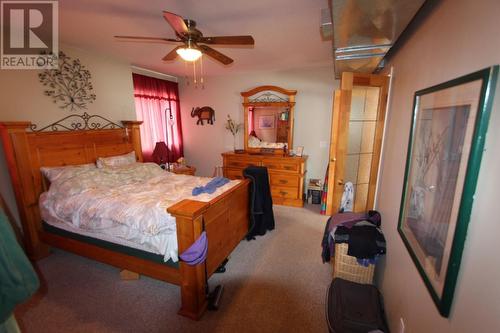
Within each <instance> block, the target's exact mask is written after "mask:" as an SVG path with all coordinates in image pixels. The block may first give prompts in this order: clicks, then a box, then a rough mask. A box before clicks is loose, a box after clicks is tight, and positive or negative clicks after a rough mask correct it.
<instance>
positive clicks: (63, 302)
mask: <svg viewBox="0 0 500 333" xmlns="http://www.w3.org/2000/svg"><path fill="white" fill-rule="evenodd" d="M274 212H275V218H276V229H275V230H274V231H272V232H270V233H268V234H266V235H265V236H262V237H258V238H257V239H256V240H253V241H250V242H247V241H242V242H241V243H240V244H239V246H238V247H237V249H236V250H235V251H234V252H233V254H232V256H231V258H230V261H229V263H228V265H227V272H226V273H224V274H216V275H214V277H212V278H211V279H210V283H211V286H215V285H216V284H218V283H222V284H223V285H224V288H225V290H224V295H223V297H222V302H221V308H220V309H219V311H217V312H206V313H205V315H204V317H203V318H202V319H201V320H200V321H198V322H196V321H191V320H189V319H186V318H183V317H181V316H178V315H177V314H176V312H177V310H178V309H179V304H180V303H179V302H180V292H179V288H178V287H176V286H174V285H169V284H167V283H164V282H161V281H157V280H153V279H150V278H147V277H141V279H140V280H137V281H121V280H120V277H119V270H118V269H116V268H114V267H111V266H107V265H104V264H101V263H98V262H95V261H92V260H88V259H85V258H82V257H79V256H75V255H73V254H70V253H67V252H63V251H60V250H56V251H54V253H53V254H52V255H51V256H49V257H48V258H46V259H43V260H41V261H39V262H38V268H39V270H40V272H41V274H42V275H43V279H44V281H43V287H42V289H41V290H40V292H39V293H38V294H37V295H36V296H35V297H33V299H32V300H30V301H29V302H28V303H26V304H24V305H22V306H20V307H19V308H18V309H17V311H16V316H17V318H18V321H19V324H20V326H21V329H22V331H23V332H27V333H29V332H238V333H242V332H326V331H327V327H326V322H325V314H324V308H325V306H324V303H325V293H326V288H327V286H328V283H329V282H330V279H331V277H330V276H331V268H330V266H329V265H328V264H322V262H321V256H320V254H321V247H320V243H321V237H322V233H323V229H324V225H325V222H326V217H325V216H322V215H319V214H317V213H315V212H314V211H313V210H308V209H303V208H290V207H283V206H275V207H274Z"/></svg>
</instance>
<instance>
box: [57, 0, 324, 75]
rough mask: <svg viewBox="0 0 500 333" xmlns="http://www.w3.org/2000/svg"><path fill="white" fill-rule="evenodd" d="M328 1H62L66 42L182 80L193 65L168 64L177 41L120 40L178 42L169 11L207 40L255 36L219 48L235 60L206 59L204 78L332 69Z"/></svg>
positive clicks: (61, 18) (62, 36) (61, 19)
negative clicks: (324, 25)
mask: <svg viewBox="0 0 500 333" xmlns="http://www.w3.org/2000/svg"><path fill="white" fill-rule="evenodd" d="M324 8H328V0H293V1H290V0H273V1H268V0H253V1H249V0H231V1H229V0H210V1H201V0H198V1H196V0H182V1H181V0H178V1H173V0H162V1H159V0H147V1H145V0H142V1H138V0H122V1H116V0H114V1H113V0H86V1H75V0H59V22H60V25H59V34H60V40H61V42H62V43H66V44H70V45H74V46H77V47H79V48H83V49H87V50H91V51H95V52H98V53H101V54H104V55H107V56H112V57H115V58H119V59H122V60H125V61H128V62H129V63H130V64H132V65H135V66H139V67H143V68H147V69H150V70H154V71H158V72H162V73H166V74H171V75H175V76H183V75H189V74H190V73H191V72H192V68H191V67H189V68H188V67H186V66H185V64H184V62H183V61H181V60H180V59H177V60H175V61H172V62H164V61H162V60H161V58H162V57H163V56H165V54H167V53H168V52H169V51H170V50H171V49H173V48H174V47H175V46H176V45H178V44H176V43H167V42H165V43H162V44H158V43H150V42H129V41H118V40H115V39H114V38H113V36H114V35H132V36H153V37H167V38H175V34H174V32H173V30H172V29H171V28H170V26H169V25H168V23H167V22H166V21H165V20H164V19H163V17H162V10H167V11H170V12H173V13H176V14H178V15H180V16H182V17H184V18H190V19H193V20H195V21H196V22H197V28H198V29H200V30H201V31H202V32H203V34H204V35H205V36H216V35H252V36H253V37H254V39H255V46H253V47H248V46H246V47H241V46H239V47H227V46H218V47H214V48H215V49H217V50H219V51H221V52H223V53H224V54H226V55H227V56H229V57H231V58H233V59H234V63H232V64H230V65H228V66H225V65H222V64H220V63H218V62H216V61H214V60H212V59H210V58H208V57H206V56H204V57H203V58H204V59H203V67H204V74H205V75H224V74H229V73H245V72H251V71H271V70H272V71H279V70H289V69H296V68H306V67H318V66H329V65H330V66H333V58H332V42H331V40H322V38H321V33H320V25H321V9H324Z"/></svg>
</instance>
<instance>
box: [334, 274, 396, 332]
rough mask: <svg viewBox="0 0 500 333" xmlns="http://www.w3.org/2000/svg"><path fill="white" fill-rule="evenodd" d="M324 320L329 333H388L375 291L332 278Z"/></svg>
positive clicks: (376, 291)
mask: <svg viewBox="0 0 500 333" xmlns="http://www.w3.org/2000/svg"><path fill="white" fill-rule="evenodd" d="M326 318H327V322H328V328H329V329H330V332H332V333H367V332H371V331H376V330H380V331H382V332H389V331H388V329H387V325H386V322H385V316H384V310H383V306H382V302H381V299H380V293H379V291H378V289H377V288H376V287H375V286H373V285H370V284H359V283H356V282H351V281H347V280H344V279H340V278H336V279H334V280H333V281H332V283H331V284H330V287H329V288H328V292H327V300H326Z"/></svg>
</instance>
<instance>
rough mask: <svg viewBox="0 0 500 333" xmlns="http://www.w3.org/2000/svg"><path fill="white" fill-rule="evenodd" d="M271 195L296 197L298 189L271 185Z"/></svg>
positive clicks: (287, 197)
mask: <svg viewBox="0 0 500 333" xmlns="http://www.w3.org/2000/svg"><path fill="white" fill-rule="evenodd" d="M271 196H273V197H277V198H286V199H297V198H298V197H299V189H298V188H293V187H282V186H272V187H271Z"/></svg>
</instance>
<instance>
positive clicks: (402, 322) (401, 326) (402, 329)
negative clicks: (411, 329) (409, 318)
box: [399, 317, 406, 333]
mask: <svg viewBox="0 0 500 333" xmlns="http://www.w3.org/2000/svg"><path fill="white" fill-rule="evenodd" d="M405 329H406V327H405V320H404V319H403V317H400V318H399V333H405Z"/></svg>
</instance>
